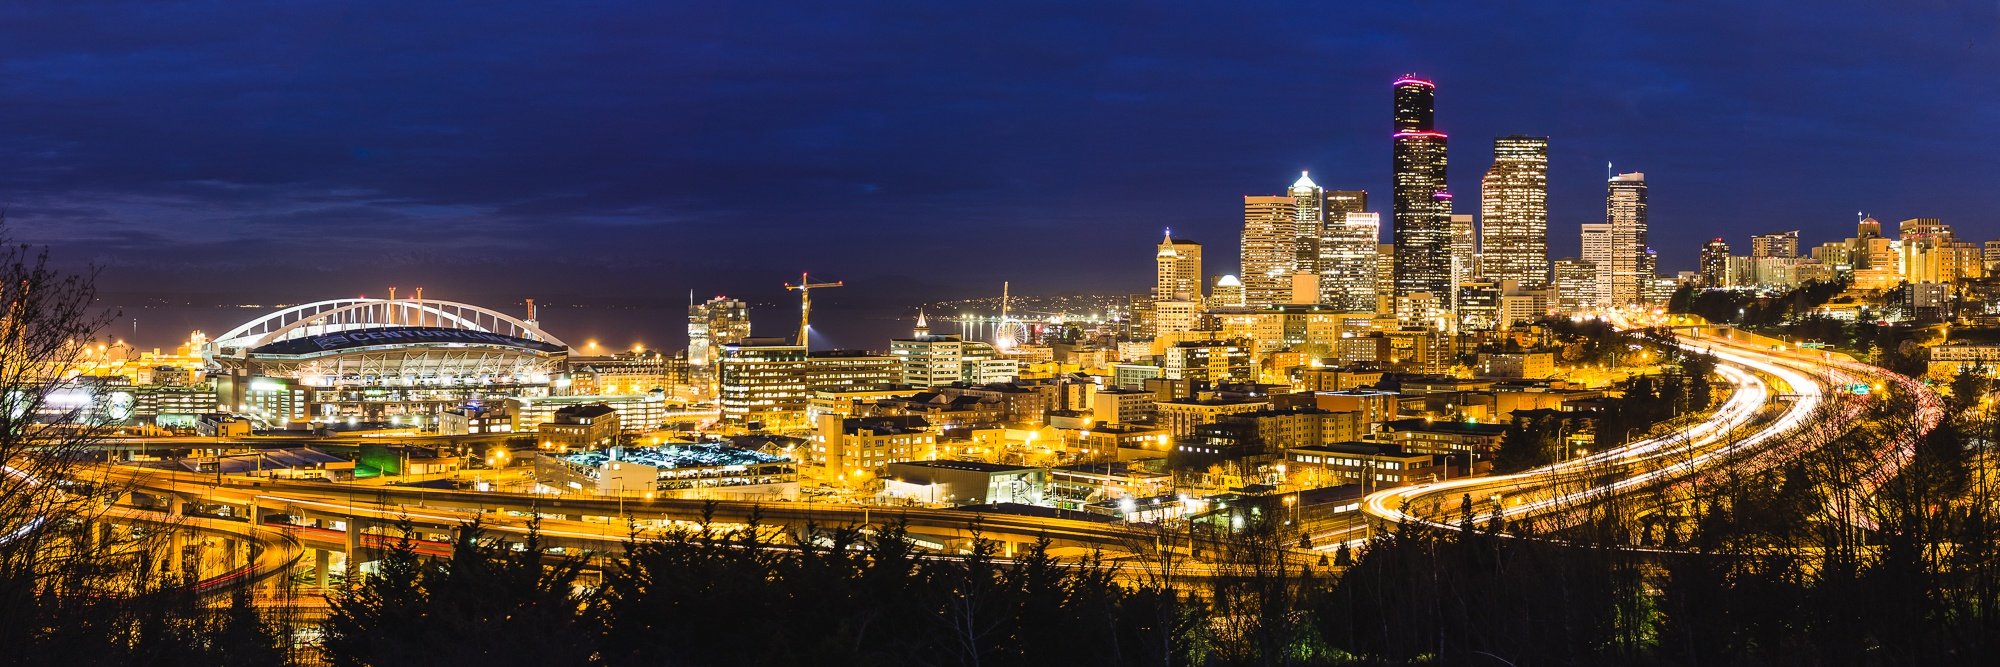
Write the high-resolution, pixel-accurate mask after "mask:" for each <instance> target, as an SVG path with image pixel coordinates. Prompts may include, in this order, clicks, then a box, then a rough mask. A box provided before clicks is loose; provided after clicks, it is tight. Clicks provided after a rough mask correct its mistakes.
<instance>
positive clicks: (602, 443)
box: [535, 403, 622, 451]
mask: <svg viewBox="0 0 2000 667" xmlns="http://www.w3.org/2000/svg"><path fill="white" fill-rule="evenodd" d="M621 430H622V429H620V428H619V425H618V411H617V410H613V409H612V408H611V406H609V405H605V404H603V403H597V404H592V405H571V406H566V407H564V408H562V409H559V410H556V413H555V415H554V416H553V417H551V418H550V419H549V421H547V422H545V423H543V424H542V425H541V426H540V427H539V428H537V429H536V430H535V439H536V440H537V441H538V442H539V444H540V445H541V447H542V449H554V450H559V451H568V450H572V449H598V448H602V447H609V446H611V445H614V444H617V442H618V435H619V433H620V432H621Z"/></svg>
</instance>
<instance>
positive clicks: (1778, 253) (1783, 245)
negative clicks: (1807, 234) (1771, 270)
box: [1750, 229, 1799, 257]
mask: <svg viewBox="0 0 2000 667" xmlns="http://www.w3.org/2000/svg"><path fill="white" fill-rule="evenodd" d="M1750 256H1751V257H1797V256H1799V230H1796V229H1794V230H1792V231H1789V232H1778V233H1775V234H1758V235H1756V236H1752V237H1750Z"/></svg>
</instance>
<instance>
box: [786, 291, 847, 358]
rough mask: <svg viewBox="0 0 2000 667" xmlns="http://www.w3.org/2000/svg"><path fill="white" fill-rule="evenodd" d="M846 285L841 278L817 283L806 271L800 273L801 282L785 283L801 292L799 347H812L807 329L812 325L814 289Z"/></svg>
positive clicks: (809, 348)
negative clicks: (808, 341) (807, 338)
mask: <svg viewBox="0 0 2000 667" xmlns="http://www.w3.org/2000/svg"><path fill="white" fill-rule="evenodd" d="M845 285H846V283H845V282H843V281H839V280H836V281H833V282H830V283H816V282H813V281H812V278H810V277H808V276H807V275H806V274H804V273H801V274H799V284H797V285H793V284H791V283H785V289H788V290H793V291H797V292H798V293H799V347H804V348H807V351H811V347H810V346H809V345H807V340H806V330H807V329H808V328H809V327H811V326H812V307H813V300H812V291H813V290H814V289H826V288H829V287H842V286H845Z"/></svg>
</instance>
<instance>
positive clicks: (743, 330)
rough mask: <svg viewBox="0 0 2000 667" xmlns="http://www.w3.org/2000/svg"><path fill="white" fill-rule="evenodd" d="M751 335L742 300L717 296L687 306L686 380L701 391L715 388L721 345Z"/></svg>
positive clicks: (748, 311) (748, 308) (720, 357)
mask: <svg viewBox="0 0 2000 667" xmlns="http://www.w3.org/2000/svg"><path fill="white" fill-rule="evenodd" d="M749 337H750V307H749V306H748V305H746V304H744V303H743V302H742V301H739V300H736V299H731V298H729V297H726V296H718V297H715V298H713V299H709V300H708V301H706V302H704V303H699V304H690V305H689V306H688V374H689V375H690V376H692V377H690V378H689V382H690V383H692V384H693V385H694V386H696V387H699V388H701V389H703V390H704V391H711V392H712V391H714V389H715V381H716V371H717V367H718V365H719V364H720V363H721V360H722V346H724V345H729V344H731V343H736V342H740V341H742V340H743V339H745V338H749ZM711 395H712V394H711Z"/></svg>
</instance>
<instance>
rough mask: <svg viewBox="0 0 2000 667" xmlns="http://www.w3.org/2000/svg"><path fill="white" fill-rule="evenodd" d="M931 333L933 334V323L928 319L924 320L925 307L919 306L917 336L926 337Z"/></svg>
mask: <svg viewBox="0 0 2000 667" xmlns="http://www.w3.org/2000/svg"><path fill="white" fill-rule="evenodd" d="M930 335H931V325H930V322H927V321H925V320H924V309H922V308H918V309H917V337H918V338H924V337H928V336H930Z"/></svg>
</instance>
